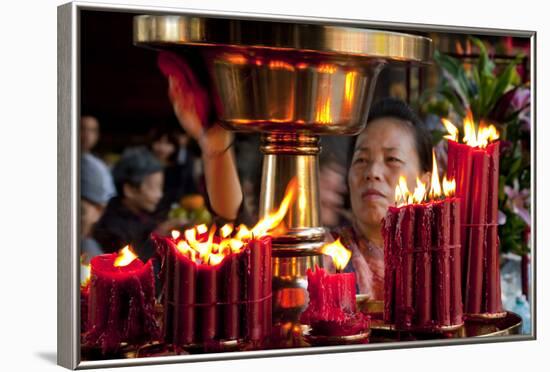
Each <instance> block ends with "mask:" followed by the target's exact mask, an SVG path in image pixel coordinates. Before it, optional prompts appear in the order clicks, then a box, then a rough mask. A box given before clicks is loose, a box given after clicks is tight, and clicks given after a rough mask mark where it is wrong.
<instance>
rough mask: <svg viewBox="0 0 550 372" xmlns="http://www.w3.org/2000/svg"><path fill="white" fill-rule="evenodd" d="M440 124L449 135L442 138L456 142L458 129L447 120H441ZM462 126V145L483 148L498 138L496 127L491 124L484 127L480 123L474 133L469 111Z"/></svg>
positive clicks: (483, 124)
mask: <svg viewBox="0 0 550 372" xmlns="http://www.w3.org/2000/svg"><path fill="white" fill-rule="evenodd" d="M441 122H442V123H443V125H444V126H445V129H447V132H448V133H449V134H448V135H446V136H444V138H447V139H450V140H452V141H455V142H458V128H457V127H456V126H455V125H454V124H453V123H451V122H450V121H449V120H447V119H441ZM462 126H463V129H464V138H463V143H465V144H467V145H468V146H470V147H480V148H485V147H487V145H488V144H489V142H492V141H495V140H497V139H498V138H499V133H498V131H497V129H496V127H495V126H494V125H492V124H491V125H486V124H485V123H483V122H481V123H480V125H479V127H478V130H477V133H476V125H475V122H474V117H473V114H472V111H471V110H468V111H467V113H466V117H465V118H464V120H463V122H462Z"/></svg>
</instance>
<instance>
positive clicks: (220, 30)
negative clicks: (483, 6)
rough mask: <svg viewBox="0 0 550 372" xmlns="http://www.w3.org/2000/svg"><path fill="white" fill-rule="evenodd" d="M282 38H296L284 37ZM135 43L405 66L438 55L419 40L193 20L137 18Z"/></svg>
mask: <svg viewBox="0 0 550 372" xmlns="http://www.w3.org/2000/svg"><path fill="white" fill-rule="evenodd" d="M251 28H254V29H258V28H259V29H260V30H261V32H257V33H253V32H247V30H250V29H251ZM243 35H246V36H245V37H242V36H243ZM280 35H287V36H288V35H291V37H287V38H282V37H280ZM243 39H244V40H243ZM134 44H136V45H138V46H146V47H153V48H155V47H157V48H159V47H163V46H167V45H195V46H203V47H208V46H210V47H216V46H217V47H228V46H232V47H237V48H257V49H271V50H282V51H301V52H314V53H320V54H329V55H341V56H342V55H343V56H348V57H349V56H356V57H363V58H379V59H388V60H393V61H404V62H407V61H409V62H428V61H430V60H431V57H432V53H433V45H432V40H431V39H430V38H428V37H424V36H419V35H412V34H405V33H398V32H392V31H382V30H374V29H363V28H353V27H343V26H332V25H320V24H306V23H288V22H280V21H279V22H274V21H258V20H237V19H218V18H204V17H196V16H187V15H139V16H135V17H134Z"/></svg>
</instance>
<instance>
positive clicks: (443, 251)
mask: <svg viewBox="0 0 550 372" xmlns="http://www.w3.org/2000/svg"><path fill="white" fill-rule="evenodd" d="M433 204H434V206H433V208H434V225H435V226H437V228H436V229H434V231H433V233H434V236H433V238H434V244H435V255H434V259H435V260H436V265H435V268H436V269H435V270H434V271H435V273H434V275H435V278H434V279H435V283H436V285H435V287H434V304H435V314H434V319H435V321H436V324H438V325H443V326H448V325H451V277H450V271H451V268H450V262H449V255H450V251H449V249H450V248H449V245H450V226H451V225H450V224H451V216H450V201H449V200H448V199H444V200H441V201H437V202H434V203H433Z"/></svg>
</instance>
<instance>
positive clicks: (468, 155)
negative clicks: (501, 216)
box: [447, 140, 473, 286]
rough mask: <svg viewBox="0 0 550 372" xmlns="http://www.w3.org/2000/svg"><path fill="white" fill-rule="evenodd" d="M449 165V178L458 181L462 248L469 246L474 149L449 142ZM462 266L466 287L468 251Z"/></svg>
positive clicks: (462, 254) (463, 258) (463, 252)
mask: <svg viewBox="0 0 550 372" xmlns="http://www.w3.org/2000/svg"><path fill="white" fill-rule="evenodd" d="M448 148H449V153H448V156H447V158H448V165H447V169H448V170H447V174H448V175H449V178H454V179H455V181H456V196H457V197H458V198H460V201H461V202H460V217H461V226H460V231H461V233H460V236H461V242H460V243H461V246H462V247H467V246H468V233H469V230H468V228H467V223H468V216H470V195H471V191H470V187H471V184H472V182H471V180H472V151H473V149H472V147H470V146H468V145H466V144H462V143H457V142H455V141H452V140H449V142H448ZM461 266H462V267H463V278H464V279H463V280H464V283H463V286H465V280H466V279H465V274H466V273H465V271H464V270H465V268H466V250H464V249H462V251H461Z"/></svg>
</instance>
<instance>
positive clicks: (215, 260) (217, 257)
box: [207, 253, 225, 266]
mask: <svg viewBox="0 0 550 372" xmlns="http://www.w3.org/2000/svg"><path fill="white" fill-rule="evenodd" d="M224 257H225V255H223V254H219V253H218V254H211V255H209V256H208V260H207V262H208V264H209V265H212V266H215V265H217V264H219V263H220V262H222V261H223V259H224Z"/></svg>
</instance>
